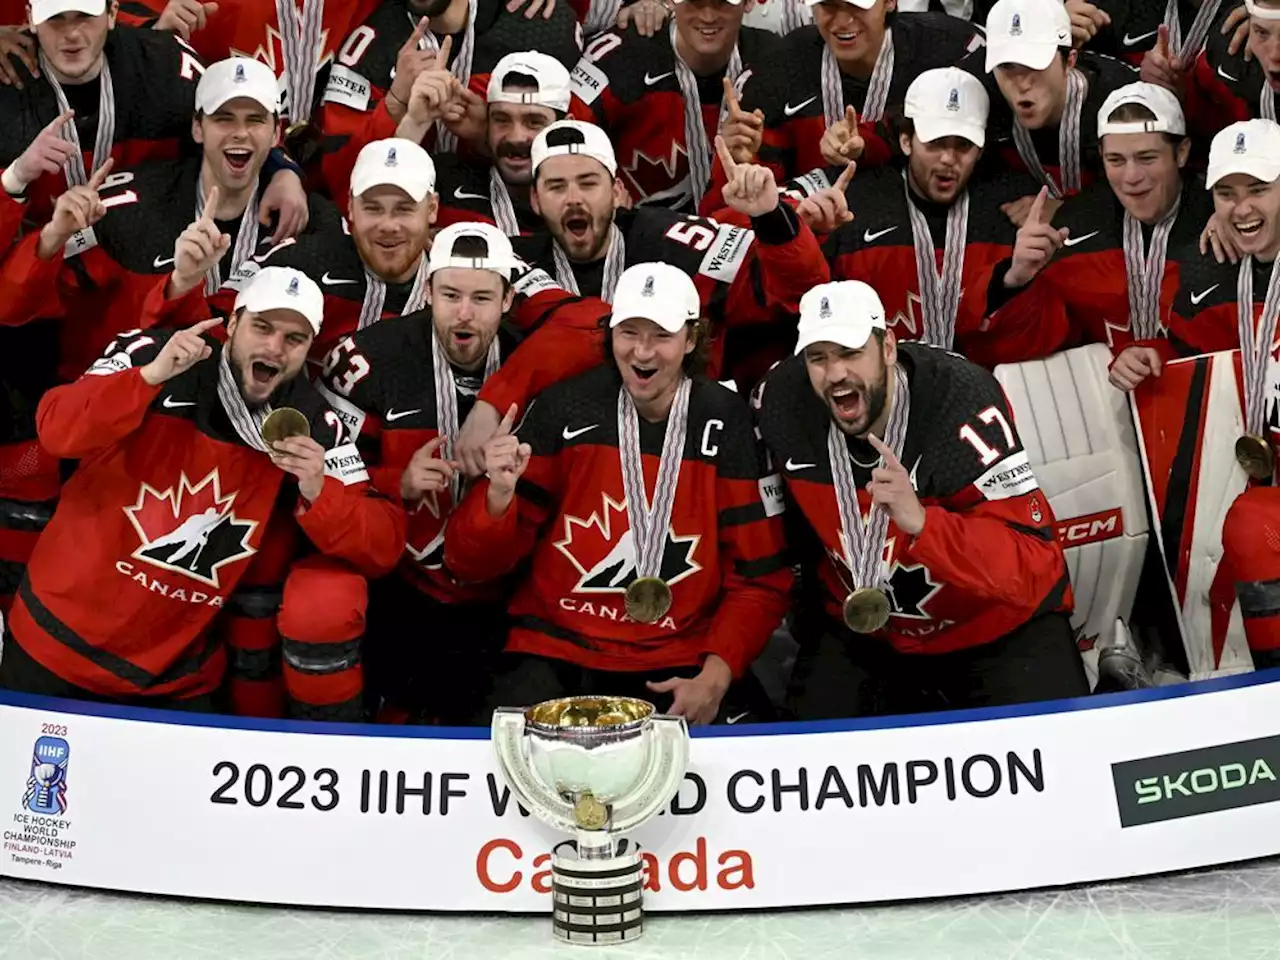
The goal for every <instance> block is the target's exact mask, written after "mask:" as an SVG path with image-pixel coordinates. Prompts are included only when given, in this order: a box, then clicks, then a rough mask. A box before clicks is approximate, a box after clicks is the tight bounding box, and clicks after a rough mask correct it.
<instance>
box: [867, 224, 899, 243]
mask: <svg viewBox="0 0 1280 960" xmlns="http://www.w3.org/2000/svg"><path fill="white" fill-rule="evenodd" d="M897 229H898V225H897V224H896V223H895V224H894V225H893V226H892V227H885V228H884V229H883V230H877V231H876V232H875V233H872V232H871V231H870V230H865V231H863V234H862V242H863V243H871V242H872V241H873V240H879V239H880V238H881V237H883V236H884V235H885V234H886V233H892V232H893V231H894V230H897Z"/></svg>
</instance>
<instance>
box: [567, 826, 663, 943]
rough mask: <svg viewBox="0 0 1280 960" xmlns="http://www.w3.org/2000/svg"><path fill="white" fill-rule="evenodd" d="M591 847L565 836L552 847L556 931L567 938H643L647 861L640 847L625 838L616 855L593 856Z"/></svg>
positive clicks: (622, 940) (574, 940)
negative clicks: (645, 865)
mask: <svg viewBox="0 0 1280 960" xmlns="http://www.w3.org/2000/svg"><path fill="white" fill-rule="evenodd" d="M582 833H583V832H582V831H580V832H579V836H580V837H581V836H582ZM610 846H611V847H612V844H611V845H610ZM575 847H576V849H575ZM588 849H590V848H584V847H582V846H581V845H580V844H575V843H574V842H573V841H565V842H564V843H561V844H559V845H557V846H556V848H555V849H554V850H552V851H551V895H552V900H553V907H552V915H551V924H552V930H553V931H554V933H555V935H556V937H557V938H558V939H560V940H565V941H567V942H569V943H584V944H606V943H627V942H630V941H632V940H637V939H639V938H640V937H641V936H643V934H644V910H643V908H642V905H641V898H642V896H643V894H644V861H643V860H641V858H640V850H639V848H638V847H637V846H636V845H635V844H634V843H633V842H631V841H628V840H621V841H619V842H618V844H617V851H616V853H615V855H614V856H610V857H607V858H595V857H592V856H590V855H589V853H588ZM594 849H603V848H594Z"/></svg>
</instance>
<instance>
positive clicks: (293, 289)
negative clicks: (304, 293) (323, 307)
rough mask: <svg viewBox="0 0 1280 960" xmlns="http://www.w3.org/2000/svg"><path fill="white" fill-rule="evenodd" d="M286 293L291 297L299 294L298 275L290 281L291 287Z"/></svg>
mask: <svg viewBox="0 0 1280 960" xmlns="http://www.w3.org/2000/svg"><path fill="white" fill-rule="evenodd" d="M285 293H286V294H288V295H289V296H291V297H296V296H297V295H298V278H297V277H294V278H293V279H291V280H290V281H289V289H288V290H286V291H285Z"/></svg>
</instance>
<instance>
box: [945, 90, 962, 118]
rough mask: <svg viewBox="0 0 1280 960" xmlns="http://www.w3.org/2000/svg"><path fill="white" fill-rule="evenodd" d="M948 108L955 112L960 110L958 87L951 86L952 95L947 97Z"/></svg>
mask: <svg viewBox="0 0 1280 960" xmlns="http://www.w3.org/2000/svg"><path fill="white" fill-rule="evenodd" d="M947 109H948V110H950V111H952V112H954V113H959V112H960V89H959V88H958V87H952V88H951V96H950V97H948V98H947Z"/></svg>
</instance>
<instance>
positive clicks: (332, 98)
mask: <svg viewBox="0 0 1280 960" xmlns="http://www.w3.org/2000/svg"><path fill="white" fill-rule="evenodd" d="M424 14H426V16H424ZM356 23H357V24H359V25H358V26H356V27H355V29H354V31H352V32H351V34H350V36H349V37H348V38H347V41H346V42H345V43H344V44H343V46H342V51H341V53H340V54H339V56H338V58H337V61H336V62H335V63H334V64H333V65H332V66H331V67H330V68H329V71H328V77H327V79H325V80H324V88H323V89H324V94H323V102H322V105H321V111H320V118H321V122H322V124H323V127H324V131H325V135H326V143H325V156H324V160H323V169H324V178H325V183H326V184H328V186H329V190H330V191H331V192H332V193H333V194H334V195H335V196H337V195H341V194H343V193H345V192H346V183H347V177H348V176H349V174H350V172H351V168H352V165H353V164H354V163H355V158H356V155H357V154H358V153H359V152H360V150H361V149H363V147H364V146H365V144H367V143H370V142H371V141H374V140H381V139H383V138H386V137H391V136H402V137H406V138H408V139H411V140H414V141H415V142H419V143H421V144H422V145H423V146H425V147H427V148H428V149H429V150H431V151H432V153H436V154H439V153H446V152H451V151H453V150H455V149H456V148H457V147H458V143H459V140H460V139H461V140H463V141H465V140H468V139H470V138H471V137H472V136H473V135H474V134H476V133H477V132H478V133H479V134H480V138H481V140H482V139H483V130H484V112H485V111H484V103H485V101H484V94H485V90H486V89H487V87H488V83H489V75H490V72H491V71H492V70H493V69H494V67H495V66H496V65H497V63H498V61H499V60H501V59H502V58H503V57H504V56H506V55H507V54H510V53H519V52H521V51H525V50H538V51H541V52H542V53H544V54H547V55H548V56H550V57H552V58H554V59H555V60H557V61H559V62H560V63H561V64H562V65H563V66H564V68H565V69H566V70H569V69H572V67H573V65H574V64H575V63H576V62H577V61H578V57H579V55H580V54H581V52H582V39H581V33H580V31H579V29H578V24H577V22H576V20H575V19H574V14H573V10H572V8H571V7H569V6H568V5H567V4H560V5H558V6H557V7H556V9H555V10H554V11H553V13H552V15H551V17H550V19H544V18H543V17H534V18H532V19H530V18H528V17H526V16H525V13H524V12H523V11H519V12H515V13H513V12H510V11H509V10H507V9H506V4H505V3H502V2H499V0H482V2H478V0H438V2H431V3H428V2H424V0H394V2H391V3H384V4H382V5H381V6H380V7H378V8H377V9H376V10H374V11H373V12H372V13H371V14H370V15H369V17H368V18H367V19H364V20H360V21H356ZM322 79H324V78H322ZM415 94H416V95H419V96H421V95H422V94H426V95H427V101H428V109H427V110H426V111H425V113H424V115H423V116H421V117H418V116H412V115H411V113H410V110H409V105H410V101H411V100H412V98H413V97H414V96H415Z"/></svg>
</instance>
